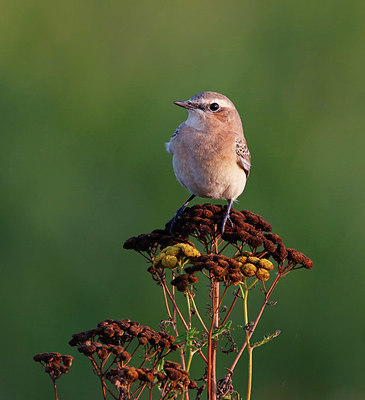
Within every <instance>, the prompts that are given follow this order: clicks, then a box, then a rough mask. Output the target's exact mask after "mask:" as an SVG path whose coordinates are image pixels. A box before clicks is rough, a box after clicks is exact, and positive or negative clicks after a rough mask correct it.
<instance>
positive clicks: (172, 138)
mask: <svg viewBox="0 0 365 400" xmlns="http://www.w3.org/2000/svg"><path fill="white" fill-rule="evenodd" d="M179 128H180V127H178V128H177V129H176V131H175V132H174V134H173V135H172V136H171V139H170V141H169V142H167V143H165V147H166V150H167V151H168V152H169V153H172V150H171V146H170V145H171V142H172V141H173V140H174V139H175V138H176V136H177V135H178V133H179Z"/></svg>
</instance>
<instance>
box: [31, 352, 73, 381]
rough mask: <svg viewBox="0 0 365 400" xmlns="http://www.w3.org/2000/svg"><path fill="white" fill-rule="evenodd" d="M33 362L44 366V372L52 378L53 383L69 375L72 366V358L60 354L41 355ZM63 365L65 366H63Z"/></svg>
mask: <svg viewBox="0 0 365 400" xmlns="http://www.w3.org/2000/svg"><path fill="white" fill-rule="evenodd" d="M33 360H34V361H36V362H39V363H41V364H42V365H43V367H44V371H45V372H46V373H47V374H48V375H49V376H50V378H51V379H52V381H55V380H56V379H58V378H60V377H61V375H63V374H67V372H68V371H69V370H70V367H71V365H72V360H73V357H72V356H68V355H65V356H62V355H61V354H60V353H55V352H54V353H39V354H36V355H35V356H34V357H33ZM62 364H63V365H62Z"/></svg>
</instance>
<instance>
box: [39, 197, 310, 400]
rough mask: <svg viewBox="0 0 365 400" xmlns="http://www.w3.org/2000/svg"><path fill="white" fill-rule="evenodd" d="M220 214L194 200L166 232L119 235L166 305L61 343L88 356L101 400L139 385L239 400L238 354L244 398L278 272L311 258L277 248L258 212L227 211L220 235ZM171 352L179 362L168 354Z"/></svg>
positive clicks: (137, 391)
mask: <svg viewBox="0 0 365 400" xmlns="http://www.w3.org/2000/svg"><path fill="white" fill-rule="evenodd" d="M224 215H225V207H221V206H217V205H212V204H205V205H196V206H194V207H191V208H186V209H185V211H184V213H183V214H182V215H181V216H180V217H179V219H178V220H176V221H175V222H174V226H173V229H172V232H171V229H170V228H171V227H170V225H169V224H167V225H166V227H165V229H156V230H154V231H152V232H151V233H149V234H141V235H139V236H135V237H132V238H130V239H128V240H127V241H126V242H125V243H124V248H125V249H133V250H135V251H137V252H138V253H139V254H141V255H142V256H143V257H144V258H145V259H146V260H147V262H148V268H147V271H148V272H149V273H150V275H151V277H152V279H153V280H154V281H155V282H156V283H157V284H158V285H159V287H160V288H161V292H162V301H163V304H164V306H165V309H166V311H165V314H164V315H162V318H163V319H162V322H161V323H160V331H159V332H157V331H154V330H153V329H151V328H150V327H148V326H142V325H140V324H139V323H138V322H133V321H131V320H129V319H127V320H122V321H118V320H106V321H103V322H100V323H99V324H98V325H97V327H96V328H94V329H92V330H89V331H85V332H80V333H77V334H74V335H73V337H72V339H71V341H70V345H71V346H76V347H77V348H78V350H79V352H80V353H82V354H84V355H85V356H86V357H88V358H89V360H90V362H91V365H92V367H93V369H94V372H95V373H96V375H97V376H98V378H99V380H100V383H101V388H102V395H103V398H104V400H106V399H107V398H113V399H116V400H122V399H139V398H142V397H141V396H142V393H146V395H147V396H148V398H149V399H152V398H155V399H156V398H159V399H162V400H164V399H166V400H167V399H176V398H181V399H182V400H184V399H185V400H189V398H195V399H200V398H202V396H204V397H206V398H207V399H208V400H216V399H241V398H242V397H241V395H240V394H239V393H238V392H237V391H236V390H235V389H234V386H233V379H232V377H233V374H234V371H235V369H236V366H237V364H238V362H239V361H241V359H243V358H244V357H243V356H244V354H245V353H246V357H245V358H246V362H247V364H248V376H247V392H246V395H245V397H246V399H247V400H249V399H250V398H251V388H252V379H253V377H252V375H253V374H252V366H253V352H254V350H255V349H256V348H258V347H260V346H262V345H264V344H266V343H268V342H269V341H271V340H272V339H274V338H275V337H277V336H278V335H279V334H280V331H278V330H277V331H275V332H273V333H271V334H270V335H267V336H265V337H264V338H258V339H256V340H255V341H253V335H254V333H255V330H256V327H257V325H258V322H259V321H260V318H261V316H262V314H263V312H264V310H265V308H266V306H268V305H274V304H275V303H274V302H271V301H270V297H271V295H272V293H273V291H274V289H275V288H276V286H277V284H278V282H279V280H280V279H281V278H282V277H284V276H286V275H287V274H289V273H290V272H292V271H294V270H297V269H301V268H306V269H311V268H312V267H313V263H312V261H311V260H310V259H309V258H308V257H306V256H305V255H304V254H303V253H301V252H299V251H297V250H294V249H290V248H286V247H285V245H284V243H283V240H282V239H281V237H280V236H279V235H277V234H274V233H272V227H271V225H270V224H269V223H268V222H267V221H265V220H264V218H262V217H261V216H259V215H257V214H254V213H252V212H250V211H247V210H245V211H242V212H238V211H236V210H233V209H232V211H231V220H232V224H228V225H227V226H226V228H225V231H224V233H223V234H221V229H220V228H221V226H222V219H223V218H224ZM223 253H224V254H223ZM253 291H261V292H262V298H261V300H260V301H261V306H260V308H259V311H258V313H257V315H255V316H254V317H252V316H251V315H249V302H248V299H249V297H250V298H252V296H251V292H253ZM256 298H257V296H255V299H256ZM206 302H208V304H207V306H205V307H203V309H202V306H201V304H204V303H206ZM236 308H238V309H239V310H240V314H241V317H240V319H239V320H235V318H236V317H235V315H236V314H237V313H234V312H233V311H234V310H235V309H236ZM242 309H243V312H242V311H241V310H242ZM227 344H228V348H227ZM219 352H223V353H226V354H227V358H225V362H223V361H222V358H221V357H220V358H219V363H223V366H224V367H225V371H227V372H226V373H225V374H224V375H223V376H217V375H218V372H217V363H218V358H217V354H218V353H219ZM48 354H56V353H48ZM175 354H176V355H177V356H178V358H179V362H176V361H172V360H171V359H170V358H171V357H173V356H174V355H175ZM228 354H229V355H230V357H229V356H228ZM198 358H200V359H201V360H202V361H201V362H202V363H203V365H204V366H205V367H204V368H203V370H202V371H201V373H200V376H199V375H198V376H196V377H195V376H194V379H192V377H191V376H190V370H191V367H192V364H193V362H194V361H195V360H197V359H198ZM175 359H176V356H175ZM36 361H37V360H36ZM201 362H200V363H198V365H201ZM56 369H57V368H56ZM48 370H49V368H48V369H46V372H48ZM220 370H222V368H220ZM194 371H195V369H194ZM48 373H49V372H48ZM51 378H52V377H51ZM234 379H236V376H234ZM238 379H239V380H240V381H242V377H238ZM52 382H53V383H54V385H55V380H52ZM55 393H56V398H58V397H57V392H56V389H55Z"/></svg>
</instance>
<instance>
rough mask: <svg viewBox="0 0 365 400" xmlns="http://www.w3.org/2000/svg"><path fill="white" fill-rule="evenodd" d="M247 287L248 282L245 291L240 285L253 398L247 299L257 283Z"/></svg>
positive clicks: (248, 397) (249, 389) (249, 382)
mask: <svg viewBox="0 0 365 400" xmlns="http://www.w3.org/2000/svg"><path fill="white" fill-rule="evenodd" d="M255 283H256V282H254V283H253V284H252V285H250V286H249V287H247V285H246V282H245V283H244V286H245V291H243V288H242V285H240V291H241V294H242V297H243V307H244V308H243V310H244V318H245V333H246V343H247V352H248V382H247V400H250V399H251V388H252V350H253V349H252V347H251V344H250V335H249V331H248V330H249V321H248V308H247V300H248V291H249V290H250V288H251V287H252V286H253V285H254V284H255Z"/></svg>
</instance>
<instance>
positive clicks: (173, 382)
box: [105, 361, 197, 393]
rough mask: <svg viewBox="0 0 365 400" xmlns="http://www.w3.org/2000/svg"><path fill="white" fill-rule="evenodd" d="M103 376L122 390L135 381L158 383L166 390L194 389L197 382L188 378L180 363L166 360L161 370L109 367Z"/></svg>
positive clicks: (126, 389) (125, 390) (125, 389)
mask: <svg viewBox="0 0 365 400" xmlns="http://www.w3.org/2000/svg"><path fill="white" fill-rule="evenodd" d="M105 377H106V378H107V379H108V380H110V382H111V383H112V384H113V385H114V386H115V387H116V388H117V389H119V390H123V391H124V392H127V391H128V388H129V387H130V386H131V385H132V384H133V383H134V382H136V381H140V382H141V383H147V384H154V385H159V386H160V387H161V388H163V390H164V391H165V393H166V392H170V391H172V390H180V389H183V388H187V389H195V388H196V387H197V384H196V382H195V381H192V380H190V379H189V373H188V372H187V371H185V370H184V369H182V367H181V364H178V363H176V362H173V361H166V362H165V364H164V367H163V371H158V370H157V369H155V368H135V367H129V366H127V367H123V368H117V369H111V370H110V371H108V372H107V373H106V374H105Z"/></svg>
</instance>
